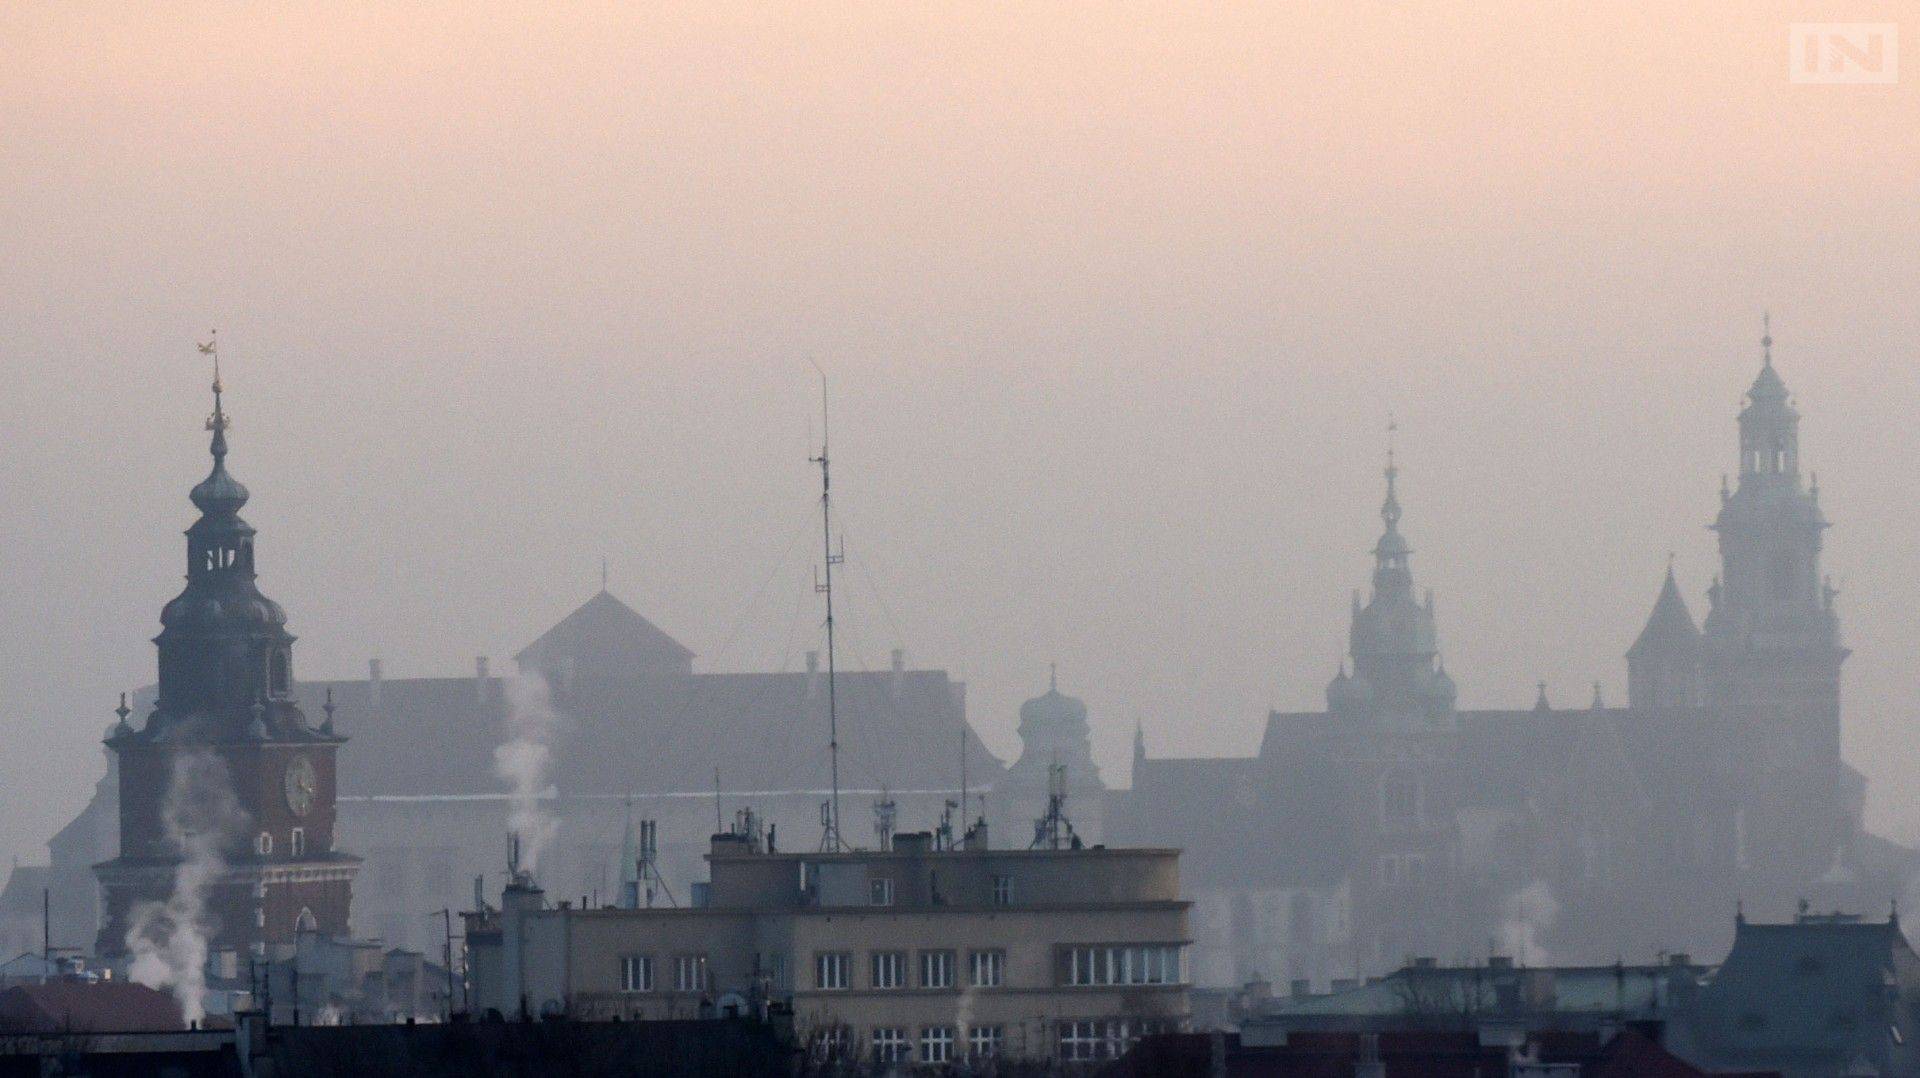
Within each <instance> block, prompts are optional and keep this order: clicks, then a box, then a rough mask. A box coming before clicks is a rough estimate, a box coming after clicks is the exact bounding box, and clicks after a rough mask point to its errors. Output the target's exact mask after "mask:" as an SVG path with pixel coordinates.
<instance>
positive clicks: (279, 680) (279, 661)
mask: <svg viewBox="0 0 1920 1078" xmlns="http://www.w3.org/2000/svg"><path fill="white" fill-rule="evenodd" d="M292 666H293V661H292V658H291V657H290V656H288V655H287V653H286V650H285V649H275V650H274V652H273V654H272V655H271V656H270V657H269V658H268V659H267V689H268V691H269V692H271V693H273V694H274V695H275V696H285V695H286V694H287V692H288V691H289V690H290V689H291V687H292V682H293V670H292Z"/></svg>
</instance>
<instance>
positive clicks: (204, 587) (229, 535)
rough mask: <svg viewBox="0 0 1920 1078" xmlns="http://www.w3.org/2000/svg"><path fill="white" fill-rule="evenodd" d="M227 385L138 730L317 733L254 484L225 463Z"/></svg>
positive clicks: (222, 734)
mask: <svg viewBox="0 0 1920 1078" xmlns="http://www.w3.org/2000/svg"><path fill="white" fill-rule="evenodd" d="M223 389H224V387H223V386H222V384H221V381H220V376H219V373H218V371H217V370H216V372H215V374H214V380H213V415H212V416H211V417H210V418H208V420H207V429H208V430H209V431H211V432H212V433H213V438H212V444H211V445H210V447H209V452H210V453H211V454H212V456H213V468H212V470H211V471H210V472H208V473H207V477H206V478H205V479H203V480H201V481H200V482H199V483H198V484H196V485H195V486H194V488H193V490H192V492H191V493H190V494H189V497H190V498H191V500H192V501H193V504H194V506H195V507H196V508H198V509H199V510H200V519H198V520H196V521H194V522H193V526H192V527H190V528H188V529H187V585H186V587H185V589H183V590H182V591H181V592H180V594H179V596H178V597H176V598H175V599H174V600H173V601H172V602H170V603H168V604H167V605H166V607H165V608H164V609H163V610H161V612H160V624H161V626H162V628H161V631H160V635H159V636H158V637H157V638H156V639H155V640H154V643H155V644H157V645H158V646H159V648H160V691H159V696H158V699H157V701H156V704H155V707H154V711H153V714H152V716H151V717H150V718H149V719H148V720H147V724H146V727H145V729H144V730H142V731H141V732H140V734H139V735H138V736H141V737H146V738H168V737H179V736H191V737H196V738H198V737H208V738H212V739H229V738H242V737H251V738H255V739H267V738H305V737H310V736H313V731H311V730H309V729H308V727H307V722H306V717H305V716H304V715H303V714H301V711H300V708H299V705H297V704H296V703H295V702H294V700H293V641H294V637H293V635H292V634H290V633H288V632H287V629H286V624H287V614H286V611H285V610H283V609H281V607H280V604H279V603H276V602H274V601H273V600H272V599H269V598H267V597H266V596H265V595H263V594H261V592H260V588H259V586H258V584H257V583H256V576H255V572H254V535H255V532H254V529H253V526H252V525H250V524H248V523H247V522H246V521H245V520H243V519H242V518H241V516H240V510H241V509H242V508H243V507H245V505H246V504H247V488H246V487H245V486H244V485H242V484H241V483H240V481H239V480H237V479H235V478H234V477H233V475H232V474H231V473H229V472H228V471H227V430H228V429H229V426H230V421H229V419H228V418H227V414H226V408H225V406H224V402H223V399H222V393H223ZM256 705H258V707H259V712H258V714H257V715H256V712H255V707H256Z"/></svg>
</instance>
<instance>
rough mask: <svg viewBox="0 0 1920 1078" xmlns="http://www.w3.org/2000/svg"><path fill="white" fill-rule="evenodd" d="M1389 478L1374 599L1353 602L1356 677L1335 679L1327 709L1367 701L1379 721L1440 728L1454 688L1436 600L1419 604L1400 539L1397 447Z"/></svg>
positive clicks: (1390, 455)
mask: <svg viewBox="0 0 1920 1078" xmlns="http://www.w3.org/2000/svg"><path fill="white" fill-rule="evenodd" d="M1385 475H1386V480H1387V495H1386V500H1385V501H1384V502H1382V503H1381V506H1380V520H1381V523H1382V525H1383V528H1382V531H1381V533H1380V540H1379V542H1377V543H1375V544H1374V547H1373V562H1374V567H1373V594H1372V595H1371V596H1370V597H1369V598H1368V600H1367V602H1366V604H1365V605H1360V603H1359V601H1358V598H1357V597H1356V599H1355V609H1354V614H1353V628H1352V632H1351V634H1350V645H1351V651H1352V654H1353V676H1352V679H1351V682H1349V683H1347V684H1342V682H1341V679H1340V678H1336V679H1335V681H1334V684H1333V685H1330V686H1328V702H1329V704H1330V705H1332V704H1333V702H1334V699H1335V697H1336V696H1338V697H1339V698H1340V699H1341V700H1342V701H1344V702H1346V703H1347V704H1348V706H1350V707H1351V706H1353V705H1354V704H1356V703H1357V702H1358V701H1359V700H1360V699H1361V698H1362V695H1363V694H1364V697H1365V698H1366V699H1367V700H1369V701H1370V702H1371V709H1372V710H1373V711H1374V712H1375V713H1377V714H1378V715H1380V716H1381V717H1384V718H1393V719H1397V720H1399V721H1402V722H1412V723H1415V724H1426V723H1432V722H1438V721H1442V720H1443V719H1444V717H1445V716H1446V715H1448V714H1450V713H1451V711H1452V709H1453V697H1454V686H1453V681H1452V679H1451V678H1448V677H1447V676H1446V675H1445V674H1444V673H1443V672H1441V671H1440V670H1439V669H1438V668H1437V666H1436V659H1437V658H1438V655H1439V647H1438V644H1437V642H1436V640H1437V635H1438V634H1437V633H1436V631H1435V629H1434V616H1433V599H1432V596H1431V595H1429V596H1428V597H1427V599H1426V601H1425V602H1422V601H1420V600H1417V599H1416V598H1415V597H1414V592H1413V569H1412V565H1411V558H1412V554H1413V548H1412V546H1411V545H1409V544H1408V542H1407V540H1406V537H1405V536H1404V535H1402V534H1401V533H1400V520H1401V509H1400V491H1399V478H1400V469H1399V467H1398V465H1397V464H1396V463H1395V459H1394V451H1393V449H1392V448H1391V447H1389V448H1388V450H1387V468H1386V472H1385ZM1343 676H1344V673H1343ZM1335 709H1336V710H1339V708H1338V706H1335Z"/></svg>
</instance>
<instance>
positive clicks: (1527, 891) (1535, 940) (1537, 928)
mask: <svg viewBox="0 0 1920 1078" xmlns="http://www.w3.org/2000/svg"><path fill="white" fill-rule="evenodd" d="M1500 916H1501V918H1502V920H1501V922H1500V946H1501V949H1502V950H1504V951H1506V952H1507V953H1508V954H1510V955H1513V956H1515V957H1516V958H1517V959H1519V961H1520V962H1521V963H1522V964H1523V965H1533V966H1543V965H1548V964H1550V963H1551V962H1552V961H1553V956H1552V955H1551V954H1549V953H1548V952H1547V949H1546V948H1545V947H1543V946H1541V945H1540V934H1541V933H1542V932H1545V931H1546V930H1547V929H1549V928H1552V927H1553V923H1554V922H1555V921H1557V920H1559V919H1560V903H1559V901H1558V900H1556V899H1555V898H1554V897H1553V889H1552V888H1550V887H1548V886H1547V885H1546V884H1545V883H1542V882H1541V881H1539V880H1535V881H1533V882H1532V883H1530V884H1527V885H1526V886H1525V887H1523V888H1521V889H1520V890H1518V891H1516V892H1514V893H1513V894H1511V895H1508V896H1507V899H1506V901H1505V902H1504V903H1502V904H1501V914H1500Z"/></svg>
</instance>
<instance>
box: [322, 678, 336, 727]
mask: <svg viewBox="0 0 1920 1078" xmlns="http://www.w3.org/2000/svg"><path fill="white" fill-rule="evenodd" d="M320 710H321V711H324V712H326V713H327V721H326V724H325V725H324V726H322V727H321V729H323V730H325V731H326V732H327V733H329V734H330V733H333V686H331V685H329V686H327V702H326V703H324V704H321V705H320Z"/></svg>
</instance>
